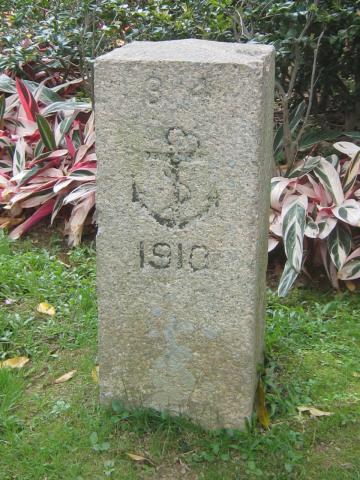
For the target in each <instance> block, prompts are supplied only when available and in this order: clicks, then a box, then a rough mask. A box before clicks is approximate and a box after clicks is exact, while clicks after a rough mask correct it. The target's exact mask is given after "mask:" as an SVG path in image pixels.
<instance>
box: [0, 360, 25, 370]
mask: <svg viewBox="0 0 360 480" xmlns="http://www.w3.org/2000/svg"><path fill="white" fill-rule="evenodd" d="M29 361H30V359H29V358H27V357H14V358H8V359H7V360H3V361H2V362H0V368H5V367H8V368H22V367H23V366H24V365H26V364H27V363H28V362H29Z"/></svg>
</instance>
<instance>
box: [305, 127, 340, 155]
mask: <svg viewBox="0 0 360 480" xmlns="http://www.w3.org/2000/svg"><path fill="white" fill-rule="evenodd" d="M340 135H342V132H337V131H335V132H326V131H325V132H324V131H323V130H311V131H310V132H308V133H305V134H304V135H303V136H302V138H301V140H300V143H299V150H300V152H302V151H304V150H308V149H309V148H311V147H313V146H314V145H316V144H317V143H319V142H323V141H324V140H335V138H338V137H340Z"/></svg>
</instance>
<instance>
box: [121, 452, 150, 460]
mask: <svg viewBox="0 0 360 480" xmlns="http://www.w3.org/2000/svg"><path fill="white" fill-rule="evenodd" d="M126 455H127V456H128V457H130V458H131V460H134V462H146V461H147V458H145V457H142V456H141V455H136V453H127V454H126Z"/></svg>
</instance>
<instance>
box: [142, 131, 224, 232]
mask: <svg viewBox="0 0 360 480" xmlns="http://www.w3.org/2000/svg"><path fill="white" fill-rule="evenodd" d="M166 141H167V145H166V146H165V148H163V149H161V150H160V149H152V150H148V151H147V152H146V153H147V155H148V157H149V158H152V160H154V159H158V160H162V161H165V163H166V166H165V169H164V175H165V176H166V177H168V178H169V179H170V181H171V186H172V187H171V188H172V194H171V200H170V203H168V204H167V205H166V206H165V207H162V208H160V209H156V210H155V209H154V208H152V207H151V206H149V205H148V203H147V201H146V194H145V193H144V191H143V190H142V189H141V187H139V186H138V185H137V183H136V181H135V178H134V180H133V185H132V188H133V196H132V201H133V202H138V203H139V204H140V205H141V206H142V207H143V208H145V209H146V210H147V212H148V213H149V214H150V215H151V216H152V217H153V218H154V219H155V220H156V221H157V222H158V223H160V224H161V225H165V226H167V227H171V228H172V227H175V226H176V227H178V228H184V227H185V225H187V224H188V223H189V222H191V221H192V220H195V219H197V218H200V217H202V216H203V215H205V214H206V213H207V212H208V211H209V210H210V208H211V207H212V206H215V207H217V206H218V204H219V197H218V192H217V190H216V189H215V188H214V189H212V190H211V191H210V192H209V193H208V195H207V197H206V202H205V204H204V205H202V206H201V208H200V209H199V210H198V211H197V212H195V213H192V214H191V215H186V213H185V212H184V210H186V204H187V203H188V202H189V201H190V199H191V190H190V188H189V186H188V185H187V184H186V183H184V182H183V181H182V180H181V164H184V163H185V162H190V161H191V160H192V158H193V155H194V153H195V152H196V150H197V149H198V148H199V140H198V138H197V137H196V136H195V135H193V134H192V133H188V134H186V133H185V132H184V131H183V130H182V129H181V128H177V127H175V128H170V129H169V130H168V131H167V134H166Z"/></svg>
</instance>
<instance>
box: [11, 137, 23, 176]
mask: <svg viewBox="0 0 360 480" xmlns="http://www.w3.org/2000/svg"><path fill="white" fill-rule="evenodd" d="M25 149H26V144H25V140H24V139H23V138H22V137H20V138H19V140H18V141H17V142H16V147H15V151H14V156H13V175H18V174H21V173H22V172H23V171H24V169H25Z"/></svg>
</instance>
